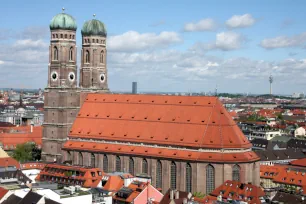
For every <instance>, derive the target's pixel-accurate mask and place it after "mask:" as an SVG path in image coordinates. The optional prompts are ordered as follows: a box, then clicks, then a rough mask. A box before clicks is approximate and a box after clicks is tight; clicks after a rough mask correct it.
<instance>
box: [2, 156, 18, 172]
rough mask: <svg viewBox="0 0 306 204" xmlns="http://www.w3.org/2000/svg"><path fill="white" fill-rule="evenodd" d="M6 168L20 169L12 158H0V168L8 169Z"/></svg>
mask: <svg viewBox="0 0 306 204" xmlns="http://www.w3.org/2000/svg"><path fill="white" fill-rule="evenodd" d="M8 166H15V167H16V168H17V169H20V164H19V162H18V161H17V160H15V159H13V158H12V157H3V158H0V167H8Z"/></svg>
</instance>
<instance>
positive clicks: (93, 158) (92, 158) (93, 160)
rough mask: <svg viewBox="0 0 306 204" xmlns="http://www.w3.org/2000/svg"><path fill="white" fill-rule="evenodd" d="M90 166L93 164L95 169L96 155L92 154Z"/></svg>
mask: <svg viewBox="0 0 306 204" xmlns="http://www.w3.org/2000/svg"><path fill="white" fill-rule="evenodd" d="M90 164H91V167H95V166H96V157H95V155H94V154H91V157H90Z"/></svg>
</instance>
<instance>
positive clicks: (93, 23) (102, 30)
mask: <svg viewBox="0 0 306 204" xmlns="http://www.w3.org/2000/svg"><path fill="white" fill-rule="evenodd" d="M94 16H95V15H94ZM81 32H82V35H83V36H90V35H99V36H103V37H106V35H107V32H106V27H105V25H104V23H102V22H101V21H99V20H97V19H92V20H89V21H86V22H85V23H84V25H83V28H82V31H81Z"/></svg>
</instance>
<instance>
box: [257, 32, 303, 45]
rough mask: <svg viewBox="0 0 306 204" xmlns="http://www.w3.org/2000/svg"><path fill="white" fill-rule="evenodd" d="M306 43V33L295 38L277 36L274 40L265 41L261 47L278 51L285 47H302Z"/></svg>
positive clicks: (261, 43)
mask: <svg viewBox="0 0 306 204" xmlns="http://www.w3.org/2000/svg"><path fill="white" fill-rule="evenodd" d="M305 42H306V32H304V33H301V34H299V35H295V36H291V37H289V36H277V37H274V38H267V39H263V40H262V41H261V42H260V46H261V47H263V48H265V49H276V48H285V47H300V46H303V44H305Z"/></svg>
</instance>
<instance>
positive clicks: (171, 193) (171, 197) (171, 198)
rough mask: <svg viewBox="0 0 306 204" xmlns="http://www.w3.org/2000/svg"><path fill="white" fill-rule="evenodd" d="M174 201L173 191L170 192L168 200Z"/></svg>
mask: <svg viewBox="0 0 306 204" xmlns="http://www.w3.org/2000/svg"><path fill="white" fill-rule="evenodd" d="M173 199H174V190H172V189H171V190H170V200H173Z"/></svg>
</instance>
